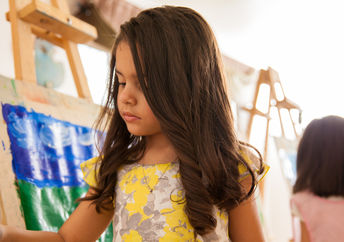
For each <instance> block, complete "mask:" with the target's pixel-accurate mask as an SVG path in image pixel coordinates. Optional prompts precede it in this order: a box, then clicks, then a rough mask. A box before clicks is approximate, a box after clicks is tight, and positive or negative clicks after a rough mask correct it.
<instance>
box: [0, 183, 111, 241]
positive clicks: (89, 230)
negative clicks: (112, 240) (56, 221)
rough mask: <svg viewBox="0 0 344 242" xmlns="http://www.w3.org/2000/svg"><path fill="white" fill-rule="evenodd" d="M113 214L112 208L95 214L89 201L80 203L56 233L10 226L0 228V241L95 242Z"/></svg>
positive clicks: (94, 209)
mask: <svg viewBox="0 0 344 242" xmlns="http://www.w3.org/2000/svg"><path fill="white" fill-rule="evenodd" d="M91 193H92V189H89V191H88V192H87V195H89V194H91ZM113 214H114V210H113V208H112V207H111V208H110V210H104V209H103V210H101V213H97V212H96V206H95V205H94V204H91V201H82V202H81V203H80V204H79V206H78V207H77V208H76V209H75V211H74V212H73V213H72V214H71V215H70V217H69V218H68V219H67V220H66V222H65V223H64V224H63V225H62V227H61V228H60V230H59V231H58V232H57V233H55V232H44V231H28V230H22V229H18V228H14V227H11V226H3V227H1V226H0V241H3V242H5V241H11V242H12V241H13V242H15V241H26V242H31V241H32V242H38V241H42V242H43V241H45V242H50V241H51V242H55V241H56V242H63V241H73V242H74V241H75V242H77V241H82V242H84V241H85V242H86V241H95V240H97V239H98V238H99V237H100V235H101V234H102V233H103V232H104V231H105V229H106V228H107V227H108V225H109V224H110V222H111V219H112V217H113ZM1 234H2V235H1Z"/></svg>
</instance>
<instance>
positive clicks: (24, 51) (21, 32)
mask: <svg viewBox="0 0 344 242" xmlns="http://www.w3.org/2000/svg"><path fill="white" fill-rule="evenodd" d="M51 3H52V4H51V5H49V4H45V3H43V2H41V1H39V0H32V1H29V0H9V6H10V11H9V14H7V19H8V20H9V21H10V22H11V29H12V43H13V56H14V67H15V78H16V79H17V80H23V81H29V82H33V83H36V82H37V81H36V71H35V62H34V38H35V36H37V37H40V38H43V39H45V40H47V41H49V42H51V43H52V44H55V45H57V46H59V47H61V48H63V49H64V50H65V51H66V54H67V58H68V61H69V64H70V67H71V71H72V74H73V78H74V82H75V86H76V89H77V92H78V95H79V97H81V98H85V99H87V100H89V101H90V102H92V97H91V93H90V90H89V87H88V84H87V79H86V75H85V72H84V69H83V67H82V63H81V59H80V55H79V51H78V49H77V45H76V43H85V42H87V41H91V40H93V39H96V38H97V30H96V28H95V27H93V26H92V25H89V24H88V23H86V22H83V21H81V20H79V19H77V18H75V17H74V16H72V15H71V14H70V12H69V8H68V5H67V2H66V0H51Z"/></svg>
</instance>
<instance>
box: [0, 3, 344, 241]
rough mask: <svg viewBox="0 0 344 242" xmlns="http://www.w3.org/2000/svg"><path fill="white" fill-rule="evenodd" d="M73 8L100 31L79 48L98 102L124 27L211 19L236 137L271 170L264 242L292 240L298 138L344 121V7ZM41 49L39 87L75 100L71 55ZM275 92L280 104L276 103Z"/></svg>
mask: <svg viewBox="0 0 344 242" xmlns="http://www.w3.org/2000/svg"><path fill="white" fill-rule="evenodd" d="M44 2H49V0H45V1H44ZM68 2H69V6H70V8H71V10H72V13H73V14H74V15H75V16H78V17H79V18H81V19H83V20H84V21H86V22H89V23H91V24H93V25H95V26H96V27H97V30H98V33H99V37H98V39H97V40H96V41H94V42H92V43H89V44H87V45H79V46H78V48H79V51H80V55H81V59H82V62H83V65H84V68H85V72H86V76H87V79H88V83H89V87H90V90H91V94H92V98H93V101H94V102H95V103H97V104H102V102H103V101H104V100H103V98H104V94H105V88H106V82H107V77H108V73H109V69H108V62H109V58H110V57H109V51H110V49H111V45H112V42H113V39H114V37H115V36H116V33H117V31H118V29H119V26H120V24H121V23H123V22H124V21H126V20H127V19H129V18H130V17H131V16H134V15H136V14H137V13H138V12H139V11H140V10H142V9H145V8H150V7H155V6H160V5H179V6H187V7H191V8H193V9H195V10H196V11H198V12H199V13H200V14H201V15H202V16H203V17H204V18H205V19H206V20H207V21H208V23H209V24H210V26H211V27H212V28H213V31H214V33H215V36H216V38H217V41H218V44H219V47H220V50H221V52H222V54H223V61H224V69H225V72H226V76H227V80H228V89H229V93H230V96H231V102H232V108H233V112H234V114H235V115H234V116H235V121H236V128H237V131H238V135H239V137H240V138H241V139H242V140H246V141H249V142H250V143H252V144H253V145H255V146H256V147H257V148H258V149H259V150H260V152H261V153H262V154H263V156H264V158H265V161H266V163H268V164H269V166H270V167H271V168H270V171H269V173H268V175H267V176H266V178H264V182H263V184H264V185H262V186H261V187H260V190H261V196H259V195H257V200H258V204H259V209H260V213H261V218H262V222H263V224H264V230H265V233H266V237H267V239H268V241H281V242H282V241H289V240H290V239H291V238H292V228H291V217H290V211H289V197H290V194H291V186H292V184H293V181H294V179H295V152H296V147H297V141H298V137H299V136H300V135H301V134H302V130H303V129H304V128H305V126H306V125H307V124H308V123H309V122H310V121H311V120H312V119H314V118H320V117H323V116H326V115H338V116H342V117H344V108H343V107H342V106H343V104H344V95H343V90H344V84H343V83H344V72H343V64H344V45H343V43H344V15H343V10H344V3H343V2H342V1H339V0H328V1H326V2H324V1H317V0H315V1H314V0H313V1H311V0H303V1H296V0H289V1H283V0H266V1H258V0H212V1H206V0H188V1H182V0H180V1H176V0H175V1H172V0H170V1H167V0H165V1H157V0H127V1H124V0H113V1H112V0H93V1H91V0H90V1H86V0H69V1H68ZM7 11H8V1H1V2H0V31H1V38H0V53H1V65H0V75H3V76H6V77H9V78H13V77H14V66H13V56H12V44H11V29H10V23H9V22H7V21H6V17H5V13H6V12H7ZM35 48H36V56H35V61H36V71H37V80H38V83H39V84H40V85H43V86H46V87H50V88H54V89H56V90H58V91H60V92H63V93H65V94H68V95H71V96H75V97H77V91H76V88H75V85H74V82H73V77H72V74H71V71H70V69H69V65H68V61H67V59H66V56H65V52H64V51H63V50H61V49H59V47H56V46H52V45H51V44H49V43H47V42H45V41H43V40H37V41H36V43H35ZM47 70H49V71H47ZM261 70H262V71H261ZM47 73H49V75H47ZM276 83H277V86H276V85H275V84H276ZM272 90H273V93H275V94H276V95H275V96H276V97H275V98H272V99H271V98H270V99H269V97H270V93H271V91H272ZM279 104H280V106H279ZM260 114H261V115H260Z"/></svg>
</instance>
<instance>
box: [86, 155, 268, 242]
mask: <svg viewBox="0 0 344 242" xmlns="http://www.w3.org/2000/svg"><path fill="white" fill-rule="evenodd" d="M97 161H98V159H97V158H93V159H90V160H88V161H86V162H84V163H82V164H81V169H82V171H83V174H84V180H85V181H86V183H88V184H89V185H90V186H96V182H95V174H96V172H95V164H96V162H97ZM265 170H267V169H265ZM239 171H240V172H241V174H242V175H243V176H245V175H246V174H245V169H243V168H240V167H239ZM264 173H265V172H264ZM179 178H180V173H179V163H178V162H171V163H167V164H154V165H142V164H138V163H135V164H131V165H126V166H124V167H122V168H121V169H120V170H119V172H118V183H117V186H116V201H114V208H115V215H114V219H113V235H114V237H113V241H116V242H117V241H135V242H136V241H169V242H172V241H195V238H194V229H193V227H192V226H191V224H190V222H189V220H188V218H187V216H186V214H185V212H184V203H180V201H181V200H182V199H183V187H182V184H181V183H180V179H179ZM147 184H148V185H147ZM215 213H216V218H217V226H216V229H215V230H214V231H213V232H212V233H210V234H207V235H206V236H202V237H201V236H199V235H198V236H197V238H196V241H230V239H229V237H228V232H227V231H228V229H227V228H228V217H227V214H226V213H224V212H220V211H218V210H215Z"/></svg>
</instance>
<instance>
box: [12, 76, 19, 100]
mask: <svg viewBox="0 0 344 242" xmlns="http://www.w3.org/2000/svg"><path fill="white" fill-rule="evenodd" d="M11 84H12V88H13V90H14V93H15V94H16V95H17V96H18V93H17V88H16V82H15V81H14V80H13V79H11Z"/></svg>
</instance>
